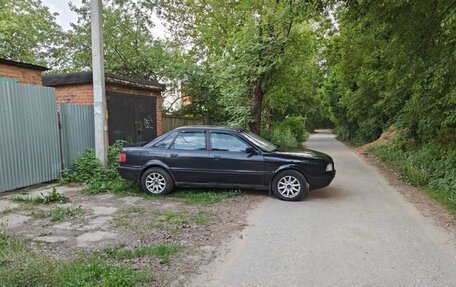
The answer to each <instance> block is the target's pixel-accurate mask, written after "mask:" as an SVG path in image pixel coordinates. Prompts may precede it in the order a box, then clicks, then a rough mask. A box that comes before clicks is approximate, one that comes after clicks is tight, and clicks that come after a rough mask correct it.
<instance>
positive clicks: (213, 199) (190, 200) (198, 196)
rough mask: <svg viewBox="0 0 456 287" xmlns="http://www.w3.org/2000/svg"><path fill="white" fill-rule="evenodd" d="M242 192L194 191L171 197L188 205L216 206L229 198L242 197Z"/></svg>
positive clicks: (178, 193)
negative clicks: (182, 200) (215, 204)
mask: <svg viewBox="0 0 456 287" xmlns="http://www.w3.org/2000/svg"><path fill="white" fill-rule="evenodd" d="M241 195H242V192H241V191H239V190H230V191H205V190H193V191H182V192H176V193H174V194H172V195H170V196H171V197H176V198H183V199H184V202H185V203H187V204H195V203H196V204H198V203H199V204H214V203H218V202H220V201H223V200H225V199H228V198H232V197H236V196H241Z"/></svg>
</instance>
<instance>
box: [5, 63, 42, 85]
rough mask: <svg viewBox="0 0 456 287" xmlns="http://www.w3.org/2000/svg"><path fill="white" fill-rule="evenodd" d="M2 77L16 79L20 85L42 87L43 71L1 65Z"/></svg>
mask: <svg viewBox="0 0 456 287" xmlns="http://www.w3.org/2000/svg"><path fill="white" fill-rule="evenodd" d="M0 77H4V78H14V79H16V80H17V81H18V82H19V83H23V84H32V85H39V86H41V85H42V84H43V82H42V81H41V71H38V70H33V69H29V68H24V67H16V66H13V65H7V64H3V63H0Z"/></svg>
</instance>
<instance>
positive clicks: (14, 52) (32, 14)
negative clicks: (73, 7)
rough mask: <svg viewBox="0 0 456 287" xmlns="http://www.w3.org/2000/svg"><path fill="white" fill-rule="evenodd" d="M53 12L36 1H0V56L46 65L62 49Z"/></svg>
mask: <svg viewBox="0 0 456 287" xmlns="http://www.w3.org/2000/svg"><path fill="white" fill-rule="evenodd" d="M63 39H64V33H63V31H62V28H61V27H60V26H59V25H58V24H57V22H56V14H53V13H51V12H50V11H49V9H48V8H47V7H45V6H43V4H42V2H41V1H40V0H0V57H1V58H7V59H12V60H17V61H23V62H27V63H35V64H41V65H46V66H52V65H54V64H55V63H56V62H57V61H58V58H59V57H60V56H62V55H61V54H60V53H61V52H62V50H61V47H62V41H63Z"/></svg>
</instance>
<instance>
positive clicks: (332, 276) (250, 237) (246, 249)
mask: <svg viewBox="0 0 456 287" xmlns="http://www.w3.org/2000/svg"><path fill="white" fill-rule="evenodd" d="M306 145H307V147H308V148H312V149H316V150H320V151H323V152H325V153H328V154H329V155H331V156H332V157H333V158H334V161H335V165H336V170H337V175H336V178H335V180H334V181H333V183H332V184H331V186H330V187H328V188H325V189H322V190H319V191H313V192H311V193H310V194H309V196H308V198H307V200H305V201H301V202H295V203H290V202H284V201H280V200H277V199H274V198H268V199H266V200H265V201H264V202H263V203H262V204H260V205H259V206H258V207H257V208H256V209H255V210H253V211H252V213H251V215H250V219H249V223H250V226H249V227H247V228H246V229H245V230H244V231H243V232H242V235H241V236H240V237H239V238H238V239H236V240H234V241H233V242H231V243H229V245H228V246H227V250H228V251H227V252H226V254H224V255H222V256H220V258H219V259H218V260H216V261H215V262H214V263H213V264H211V265H209V266H208V267H207V268H205V269H204V270H203V274H201V275H200V276H199V277H197V278H196V280H194V281H193V282H192V284H191V285H192V286H223V287H227V286H456V243H455V241H454V238H452V236H450V235H449V234H447V233H446V232H445V231H444V230H443V229H441V228H439V227H438V226H437V225H436V224H435V223H434V222H433V221H432V219H430V218H426V217H424V216H423V215H421V213H420V212H419V211H418V210H417V209H416V208H415V207H414V206H413V205H412V204H410V203H409V202H408V201H407V200H406V199H405V198H404V197H403V196H402V195H401V194H400V193H399V192H398V191H397V190H396V189H395V188H394V187H392V186H391V185H389V184H388V182H387V180H386V179H385V178H384V177H383V176H382V175H381V174H380V173H379V171H378V170H377V169H376V168H375V167H373V166H370V165H368V164H367V163H365V162H364V160H363V159H362V158H361V157H359V156H358V155H356V154H355V153H353V152H352V151H351V149H350V148H348V147H347V146H345V145H344V144H342V143H340V142H338V141H337V140H336V139H335V138H334V136H333V135H331V134H326V133H319V134H315V135H312V136H311V138H310V140H309V141H308V142H307V144H306Z"/></svg>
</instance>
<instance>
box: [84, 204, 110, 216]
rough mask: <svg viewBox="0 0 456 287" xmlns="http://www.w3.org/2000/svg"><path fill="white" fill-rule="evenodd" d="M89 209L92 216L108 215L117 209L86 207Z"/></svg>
mask: <svg viewBox="0 0 456 287" xmlns="http://www.w3.org/2000/svg"><path fill="white" fill-rule="evenodd" d="M88 207H89V208H90V209H92V210H93V214H95V215H97V216H98V215H110V214H113V213H115V212H116V211H117V207H113V206H88Z"/></svg>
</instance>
